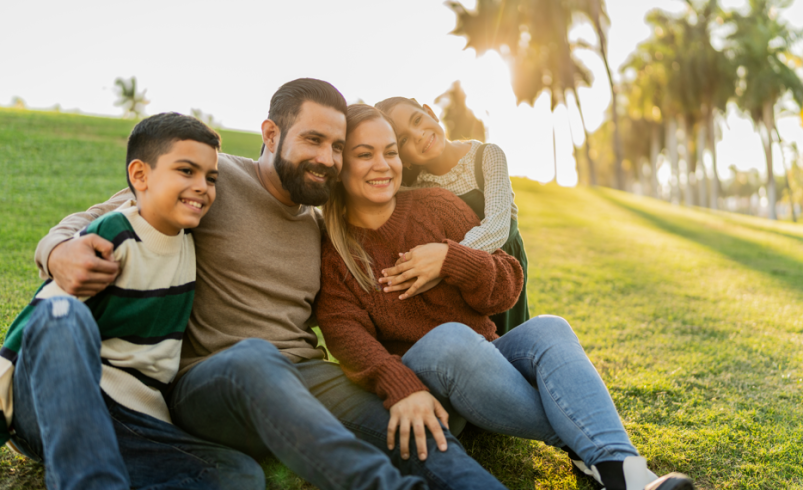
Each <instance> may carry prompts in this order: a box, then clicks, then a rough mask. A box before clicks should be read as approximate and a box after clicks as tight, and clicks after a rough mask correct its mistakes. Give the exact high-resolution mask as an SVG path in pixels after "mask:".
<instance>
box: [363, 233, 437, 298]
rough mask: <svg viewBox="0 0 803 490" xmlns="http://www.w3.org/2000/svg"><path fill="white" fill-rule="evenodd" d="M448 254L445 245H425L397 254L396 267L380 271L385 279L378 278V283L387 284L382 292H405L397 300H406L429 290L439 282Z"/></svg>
mask: <svg viewBox="0 0 803 490" xmlns="http://www.w3.org/2000/svg"><path fill="white" fill-rule="evenodd" d="M448 252H449V245H446V244H445V243H427V244H426V245H418V246H417V247H415V248H413V249H412V250H410V251H409V252H406V253H403V254H399V256H400V257H399V260H398V261H397V262H396V265H395V266H393V267H391V268H389V269H385V270H383V271H382V274H384V276H385V277H380V278H379V283H380V284H387V287H385V288H383V291H385V292H386V293H390V292H394V291H402V290H406V291H405V292H404V294H402V295H401V296H399V299H407V298H409V297H411V296H415V295H416V294H418V293H421V292H424V291H426V290H427V289H431V288H432V287H434V286H435V285H437V284H438V282H433V281H435V280H436V279H437V280H438V281H440V277H439V276H440V274H441V268H442V267H443V261H444V260H446V254H447V253H448ZM429 283H432V284H429ZM425 285H426V286H427V288H426V289H424V286H425Z"/></svg>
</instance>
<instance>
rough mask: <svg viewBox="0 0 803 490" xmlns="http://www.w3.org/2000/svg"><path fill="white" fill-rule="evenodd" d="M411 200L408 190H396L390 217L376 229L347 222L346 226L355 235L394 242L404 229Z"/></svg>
mask: <svg viewBox="0 0 803 490" xmlns="http://www.w3.org/2000/svg"><path fill="white" fill-rule="evenodd" d="M412 202H413V200H412V194H411V193H410V192H406V191H400V192H397V193H396V207H395V208H394V209H393V214H391V215H390V218H388V220H387V221H385V223H384V224H383V225H382V226H380V227H379V228H377V229H376V230H371V229H368V228H360V227H359V226H354V225H351V224H349V225H348V227H349V229H350V230H351V231H352V232H355V235H357V236H364V237H366V238H372V239H375V240H378V241H381V242H385V243H395V242H396V241H398V240H399V237H400V236H401V234H402V232H403V231H404V228H405V226H404V225H405V223H406V222H407V219H408V217H409V214H410V208H411V206H412Z"/></svg>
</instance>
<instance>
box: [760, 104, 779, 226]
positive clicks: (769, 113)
mask: <svg viewBox="0 0 803 490" xmlns="http://www.w3.org/2000/svg"><path fill="white" fill-rule="evenodd" d="M773 106H774V104H773V102H772V101H769V100H768V101H767V102H765V103H764V107H763V119H764V121H763V122H764V129H765V130H766V131H765V135H764V136H765V138H763V139H764V154H765V155H766V157H767V208H768V211H769V218H770V219H774V220H777V219H778V215H777V214H776V213H775V202H776V197H775V174H774V173H773V171H772V131H773V130H774V129H775V117H774V114H773Z"/></svg>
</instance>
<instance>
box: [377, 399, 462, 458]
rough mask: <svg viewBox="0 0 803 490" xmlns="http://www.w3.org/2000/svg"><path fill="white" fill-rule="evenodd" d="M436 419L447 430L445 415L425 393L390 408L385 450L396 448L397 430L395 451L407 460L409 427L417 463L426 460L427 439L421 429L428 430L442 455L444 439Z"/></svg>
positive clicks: (408, 455) (444, 447) (438, 404)
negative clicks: (399, 452)
mask: <svg viewBox="0 0 803 490" xmlns="http://www.w3.org/2000/svg"><path fill="white" fill-rule="evenodd" d="M438 419H440V421H441V422H443V425H444V426H445V427H446V428H447V429H448V428H449V414H448V413H447V412H446V410H445V409H444V408H443V406H442V405H441V404H440V402H439V401H438V400H437V399H435V397H434V396H432V395H430V394H429V393H427V392H426V391H416V392H415V393H413V394H412V395H409V396H407V397H406V398H403V399H402V400H399V401H398V402H396V404H395V405H393V406H392V407H390V422H389V423H388V449H390V450H393V448H394V447H395V445H396V429H397V428H398V429H399V450H400V451H401V457H402V459H409V458H410V427H411V426H412V428H413V435H414V436H415V446H416V448H417V449H418V459H420V460H421V461H424V460H425V459H427V435H426V432H425V428H426V429H429V431H430V432H431V433H432V437H434V438H435V442H436V443H437V444H438V449H440V450H441V451H446V436H444V435H443V429H441V426H440V424H438Z"/></svg>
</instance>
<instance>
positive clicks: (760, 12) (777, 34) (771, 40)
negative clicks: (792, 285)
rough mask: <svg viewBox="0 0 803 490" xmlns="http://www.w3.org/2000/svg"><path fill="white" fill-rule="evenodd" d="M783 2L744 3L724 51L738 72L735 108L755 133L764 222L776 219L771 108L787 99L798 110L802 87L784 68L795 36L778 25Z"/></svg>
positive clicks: (790, 70) (733, 16) (753, 0)
mask: <svg viewBox="0 0 803 490" xmlns="http://www.w3.org/2000/svg"><path fill="white" fill-rule="evenodd" d="M790 3H791V2H790V1H789V0H750V1H749V5H750V11H749V12H748V13H747V15H742V14H739V13H738V12H734V13H732V14H731V15H730V20H731V21H732V22H733V23H734V25H735V26H736V30H735V32H733V33H732V34H731V35H730V36H729V37H728V41H729V50H730V54H731V56H732V59H733V61H734V62H735V64H736V65H737V66H739V75H740V76H739V81H738V84H737V88H736V95H737V103H738V104H739V106H740V107H741V108H742V110H743V111H745V112H746V113H748V114H750V117H751V119H752V120H753V123H754V124H755V125H756V127H758V128H759V129H761V127H762V126H763V131H760V133H761V137H762V140H763V143H764V154H765V156H766V162H767V184H766V188H767V200H768V204H769V217H770V219H777V215H776V211H775V204H776V201H777V197H776V188H775V175H774V173H773V171H772V163H773V162H772V134H773V132H774V131H775V104H776V102H778V100H779V99H780V98H781V97H782V96H783V95H785V94H787V93H790V94H791V95H792V98H793V99H794V101H795V102H796V104H797V106H798V107H801V106H803V83H801V80H800V78H799V77H798V76H797V74H796V73H795V70H794V68H793V67H792V66H790V64H792V63H793V59H794V58H793V57H791V56H790V55H789V53H790V51H791V47H792V44H793V43H794V42H795V41H796V40H797V39H798V38H799V36H800V35H799V33H798V32H797V31H796V30H794V29H793V28H791V27H789V26H788V25H787V24H786V23H784V22H782V21H780V20H779V19H778V13H779V10H780V9H782V8H784V7H786V6H788V5H789V4H790Z"/></svg>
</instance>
